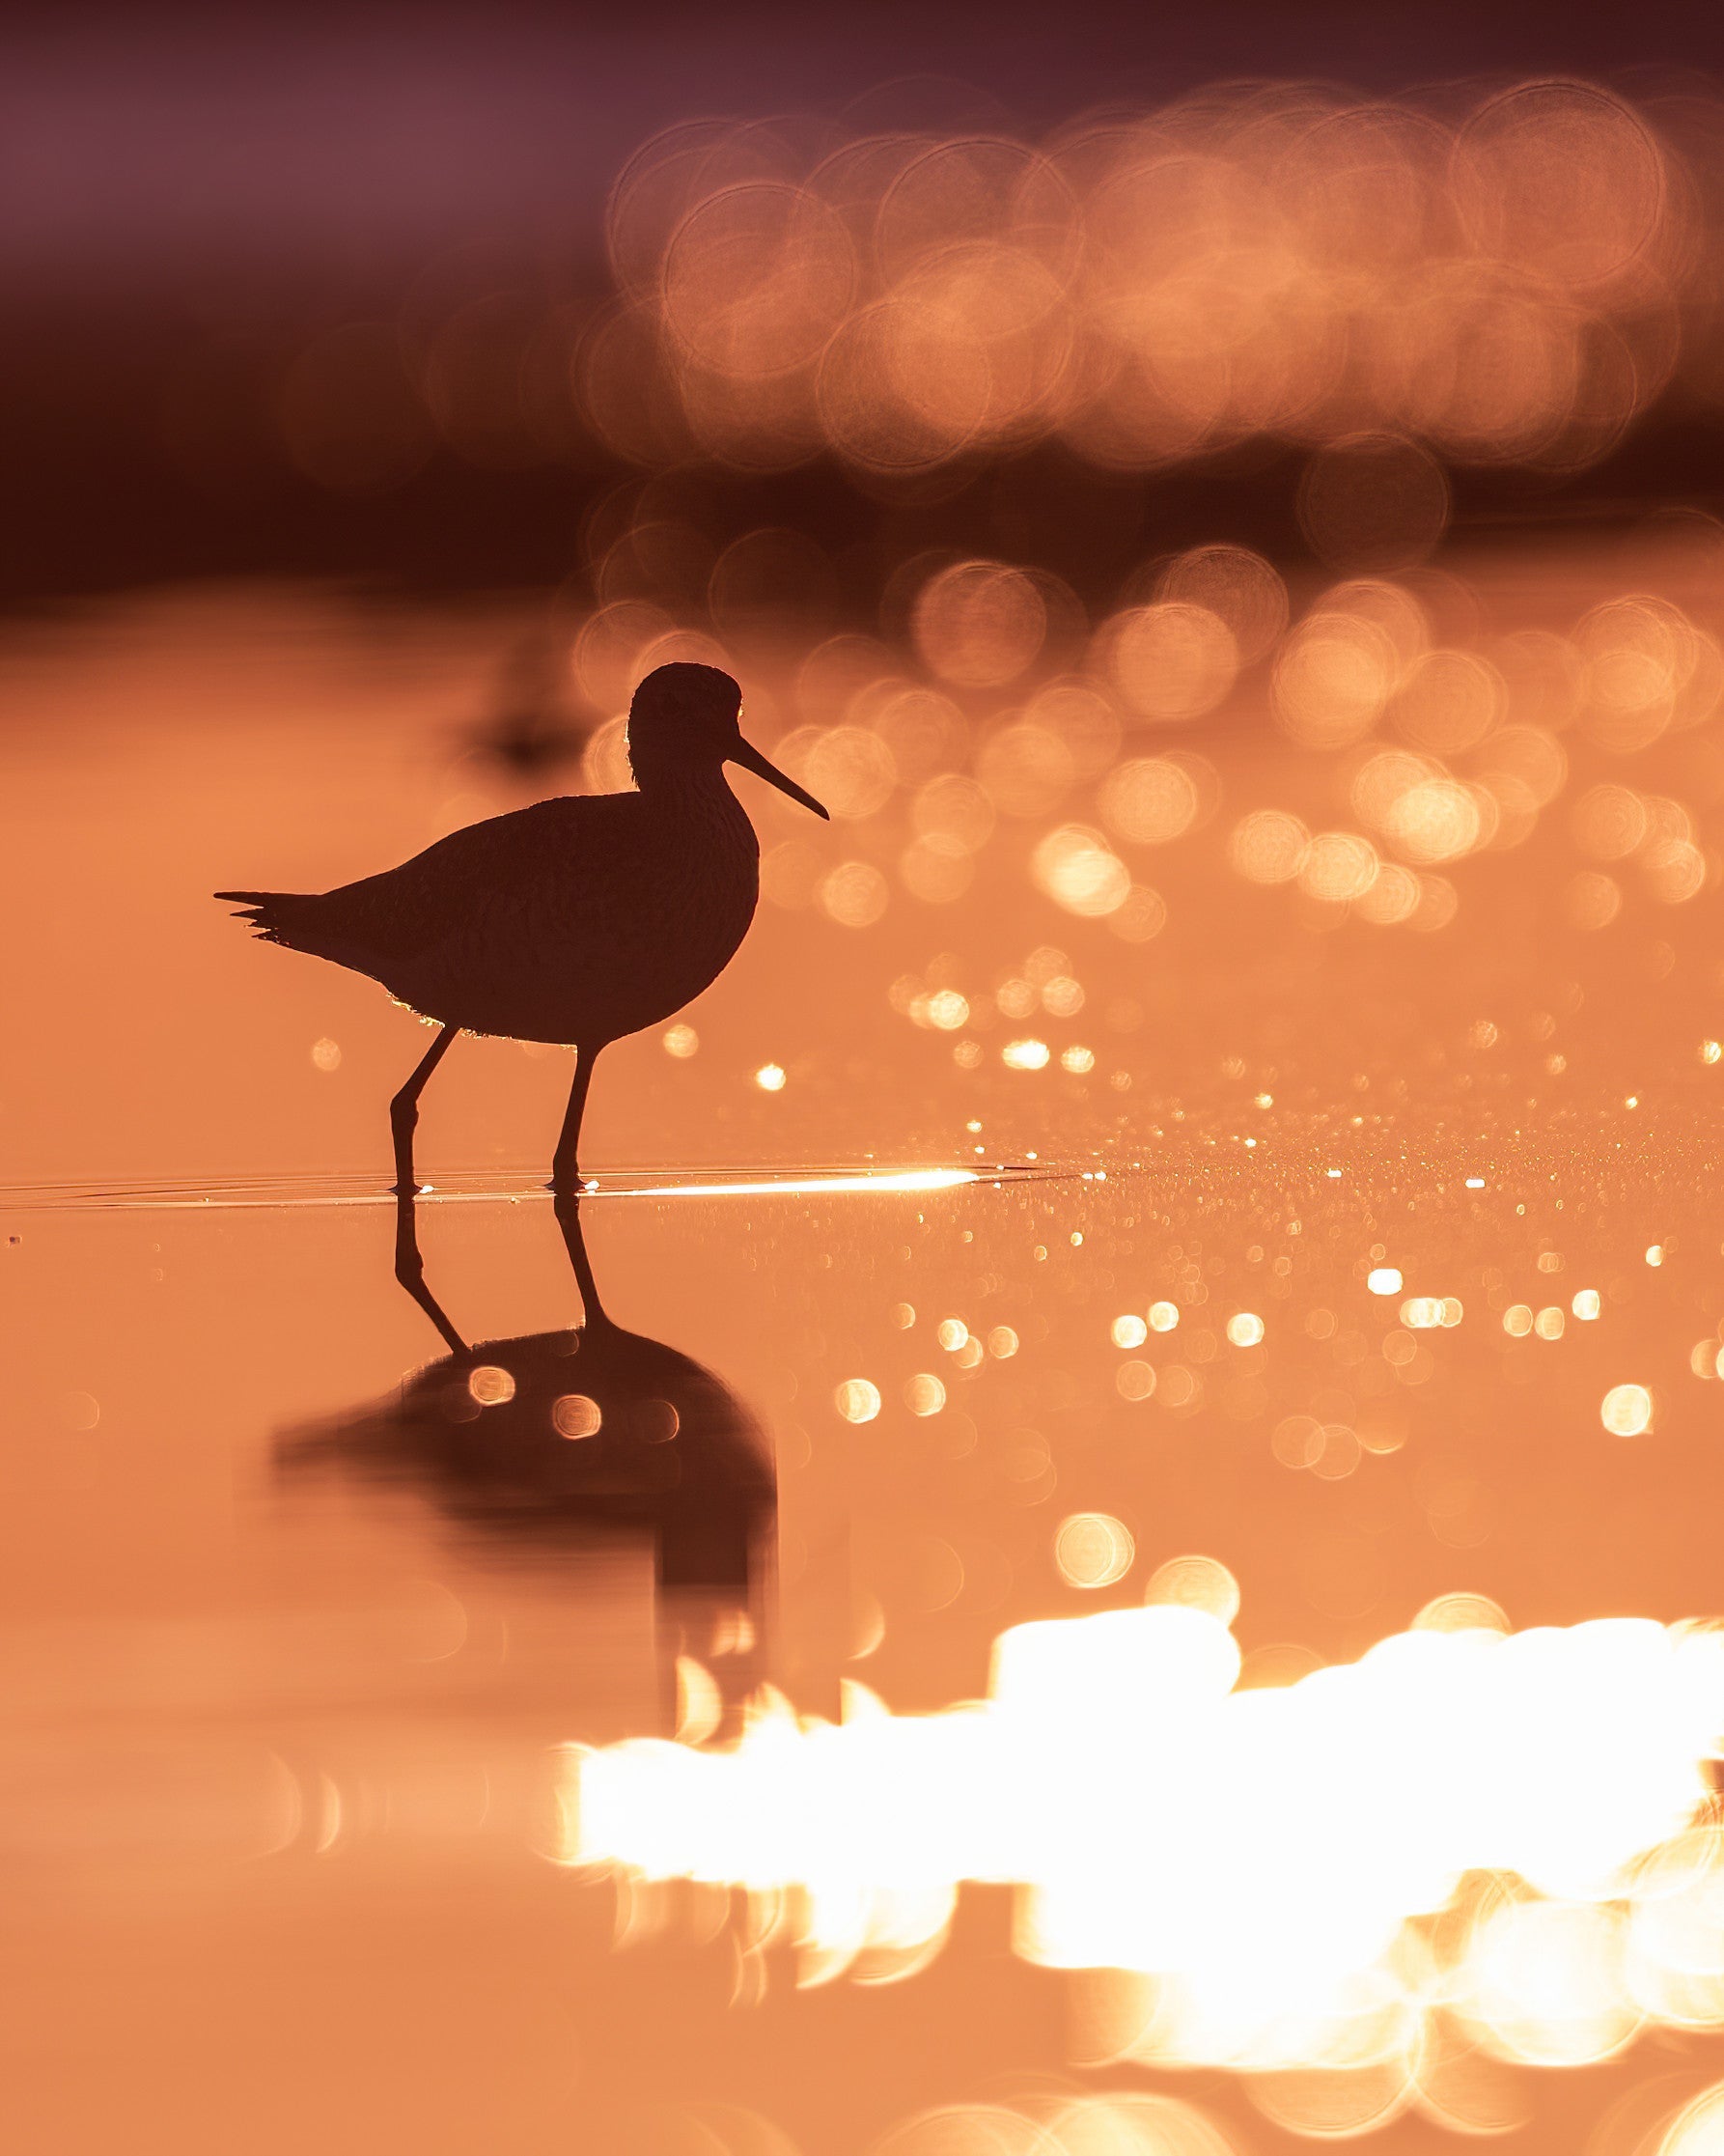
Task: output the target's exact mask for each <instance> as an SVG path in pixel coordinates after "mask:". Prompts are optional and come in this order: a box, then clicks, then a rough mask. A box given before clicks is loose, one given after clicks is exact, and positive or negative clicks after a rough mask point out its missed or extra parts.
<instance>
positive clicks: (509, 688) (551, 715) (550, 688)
mask: <svg viewBox="0 0 1724 2156" xmlns="http://www.w3.org/2000/svg"><path fill="white" fill-rule="evenodd" d="M569 674H570V652H569V644H568V640H567V639H566V638H563V637H559V636H558V635H557V634H556V633H555V632H554V631H553V630H549V629H546V628H543V627H537V626H536V627H534V628H532V629H529V630H525V631H524V632H523V633H522V635H521V636H520V637H519V638H518V639H517V641H516V642H515V643H514V646H513V647H512V648H511V650H510V652H509V655H508V657H507V658H505V659H504V661H503V668H502V674H501V678H500V679H499V681H498V683H497V690H496V698H495V701H494V703H493V705H492V707H491V710H490V711H489V713H488V714H487V715H486V716H485V717H484V718H483V719H481V720H480V722H479V723H478V724H477V725H476V726H475V727H474V729H473V731H472V733H471V735H470V736H469V740H470V742H471V744H472V746H473V747H474V748H476V749H477V750H478V751H479V752H480V754H481V755H483V756H485V757H487V758H488V759H490V760H491V761H492V762H494V763H497V764H501V765H503V766H504V767H505V769H507V770H510V771H511V772H513V773H514V776H515V777H516V778H519V779H522V780H533V779H537V778H538V777H540V776H541V775H542V773H544V772H546V771H552V770H557V769H558V768H559V767H560V766H563V765H566V764H570V763H573V762H574V761H575V760H576V759H577V758H578V757H579V756H580V754H581V751H582V750H583V749H584V748H585V746H586V743H587V738H588V736H589V734H590V733H591V732H592V726H591V724H590V723H589V724H583V723H582V722H581V721H580V720H579V719H577V718H576V717H575V716H574V714H572V713H571V711H570V701H569Z"/></svg>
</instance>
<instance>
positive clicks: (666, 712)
mask: <svg viewBox="0 0 1724 2156" xmlns="http://www.w3.org/2000/svg"><path fill="white" fill-rule="evenodd" d="M741 719H742V691H741V690H740V689H739V688H738V687H737V684H736V683H735V682H734V681H733V680H732V679H731V677H730V676H729V675H728V674H727V673H724V672H723V671H722V670H721V669H720V668H719V667H716V666H696V665H693V664H690V663H688V662H687V661H679V662H677V663H676V664H674V665H671V666H655V667H654V668H653V671H652V672H651V673H650V674H649V675H648V676H647V678H646V680H645V681H644V682H642V683H641V685H640V686H639V687H638V688H637V689H636V690H635V692H634V697H633V701H632V702H631V703H630V704H629V707H628V761H629V764H630V766H631V767H632V769H633V771H634V775H635V778H636V780H637V781H638V782H639V784H640V786H641V789H642V791H643V792H650V791H651V790H652V789H653V787H654V786H655V785H657V784H659V783H661V782H662V781H663V780H665V779H667V778H670V777H673V776H675V775H676V774H677V773H678V772H680V771H684V770H699V769H701V768H703V767H705V768H707V769H709V770H710V769H715V768H716V767H717V766H718V765H720V764H740V765H741V767H742V769H743V770H745V771H753V772H754V774H755V775H756V777H757V778H764V779H765V781H766V783H767V784H768V785H769V786H776V787H777V789H778V791H779V792H780V793H781V794H788V795H789V796H790V798H791V799H792V800H793V801H800V802H801V804H802V806H803V807H804V808H810V809H812V810H813V811H814V813H815V814H816V815H817V816H820V817H824V816H825V814H826V811H825V810H824V809H823V808H822V807H821V806H820V802H819V801H817V800H816V799H815V798H814V796H813V795H812V794H807V793H804V792H803V790H802V788H801V787H800V786H798V785H797V784H796V782H795V780H794V779H793V778H790V777H788V776H787V775H786V774H785V773H784V772H783V771H781V770H779V769H778V767H777V765H776V764H772V763H769V762H768V761H767V760H766V758H765V757H764V756H763V755H762V754H761V752H760V750H759V749H758V748H755V747H752V746H751V745H750V744H749V743H748V742H745V741H744V740H743V738H742V725H741Z"/></svg>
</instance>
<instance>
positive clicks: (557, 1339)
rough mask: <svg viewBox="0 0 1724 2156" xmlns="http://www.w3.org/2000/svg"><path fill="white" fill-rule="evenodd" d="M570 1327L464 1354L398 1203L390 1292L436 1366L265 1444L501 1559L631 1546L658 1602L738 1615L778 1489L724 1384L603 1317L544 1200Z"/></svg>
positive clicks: (578, 1233)
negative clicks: (383, 1494) (427, 1322)
mask: <svg viewBox="0 0 1724 2156" xmlns="http://www.w3.org/2000/svg"><path fill="white" fill-rule="evenodd" d="M557 1218H558V1220H559V1223H560V1224H561V1226H562V1229H563V1235H564V1241H565V1244H566V1246H567V1247H568V1250H569V1256H570V1264H571V1265H572V1267H573V1269H574V1275H575V1280H576V1283H577V1285H578V1287H579V1289H580V1296H581V1302H582V1307H583V1322H582V1324H580V1325H579V1326H576V1327H572V1328H570V1329H568V1330H558V1331H554V1332H533V1333H525V1334H522V1335H520V1336H518V1337H516V1338H514V1339H500V1340H481V1341H476V1342H474V1343H473V1344H472V1345H471V1346H469V1345H467V1344H466V1343H465V1342H464V1341H463V1340H462V1339H461V1337H460V1335H459V1333H458V1332H457V1331H456V1330H455V1328H454V1326H453V1325H452V1324H451V1323H450V1321H449V1319H448V1317H447V1315H446V1314H445V1313H444V1311H443V1309H442V1307H441V1305H440V1304H439V1303H438V1302H437V1301H436V1299H435V1298H434V1297H433V1296H432V1295H431V1291H430V1289H429V1288H428V1287H427V1286H426V1284H425V1276H424V1265H423V1260H422V1259H421V1256H420V1251H419V1245H418V1238H417V1233H416V1229H415V1223H414V1208H413V1204H412V1202H411V1200H410V1199H405V1198H403V1199H402V1200H401V1201H400V1203H399V1206H398V1210H397V1228H396V1276H397V1277H398V1279H400V1281H401V1282H402V1285H403V1287H404V1288H405V1289H406V1290H407V1292H408V1293H409V1294H410V1295H411V1296H412V1297H413V1299H414V1301H415V1302H418V1303H419V1305H420V1307H421V1308H422V1309H424V1310H425V1312H426V1313H427V1315H428V1316H429V1317H430V1318H431V1322H432V1324H434V1325H435V1327H436V1328H437V1330H438V1331H439V1332H440V1333H441V1334H442V1336H443V1338H444V1340H445V1341H446V1342H447V1343H448V1344H449V1348H450V1353H449V1354H448V1355H447V1356H444V1357H443V1358H440V1359H439V1360H438V1361H435V1362H432V1363H431V1364H429V1365H428V1366H427V1367H426V1368H425V1369H423V1370H421V1371H419V1372H418V1373H417V1374H416V1375H414V1376H413V1377H411V1378H408V1379H407V1380H405V1381H404V1383H403V1386H402V1387H401V1391H400V1393H399V1395H398V1396H397V1397H395V1398H392V1399H390V1400H387V1401H385V1402H383V1403H381V1404H379V1405H377V1406H375V1407H372V1408H368V1409H365V1410H363V1411H361V1412H360V1413H357V1414H351V1415H344V1416H342V1417H339V1418H337V1419H336V1420H334V1421H332V1422H328V1423H325V1424H322V1425H320V1426H319V1427H316V1428H312V1429H307V1430H297V1431H291V1432H289V1433H287V1434H286V1435H284V1436H283V1437H282V1438H281V1439H280V1440H279V1441H278V1444H277V1450H276V1463H277V1466H278V1468H279V1470H281V1471H282V1472H283V1473H284V1474H288V1475H297V1474H302V1473H305V1472H307V1471H317V1470H323V1469H327V1468H335V1469H338V1470H345V1471H347V1472H349V1473H352V1474H356V1475H358V1476H359V1477H361V1478H362V1479H365V1480H368V1481H373V1482H378V1483H384V1484H392V1485H395V1486H398V1487H405V1488H407V1489H410V1490H413V1491H414V1492H416V1493H417V1494H418V1495H420V1496H421V1497H423V1498H426V1499H427V1500H428V1501H429V1502H430V1503H431V1505H432V1506H433V1507H434V1508H435V1509H436V1510H437V1511H438V1512H439V1513H441V1514H442V1515H443V1517H444V1518H445V1519H447V1520H449V1521H451V1522H453V1523H454V1524H455V1525H456V1526H458V1527H459V1528H460V1529H461V1530H463V1531H464V1532H466V1533H467V1534H469V1535H470V1536H472V1537H474V1538H476V1539H477V1540H479V1541H480V1542H481V1543H482V1544H490V1545H492V1546H493V1547H507V1549H508V1550H509V1551H510V1552H511V1554H513V1555H516V1556H518V1555H519V1554H523V1553H525V1554H532V1553H538V1554H541V1555H543V1556H547V1557H552V1558H561V1557H570V1558H578V1554H579V1552H580V1550H581V1549H582V1548H591V1547H592V1545H593V1542H594V1539H595V1533H596V1531H597V1532H598V1533H605V1532H610V1531H616V1532H623V1533H627V1532H629V1531H631V1530H632V1531H640V1530H647V1531H650V1532H651V1533H652V1535H653V1541H654V1543H655V1546H656V1552H657V1577H658V1583H659V1586H660V1588H661V1589H662V1590H666V1591H672V1590H679V1589H682V1590H707V1591H716V1592H717V1593H718V1594H719V1596H720V1598H721V1599H722V1600H725V1601H727V1602H729V1603H732V1604H737V1603H744V1604H747V1603H751V1602H752V1600H753V1590H755V1589H757V1588H758V1587H759V1586H760V1584H761V1582H762V1578H763V1574H764V1572H765V1567H766V1565H767V1563H768V1561H769V1556H770V1549H771V1542H772V1532H773V1526H774V1523H775V1520H776V1513H777V1481H776V1476H775V1473H774V1470H773V1464H772V1458H771V1452H770V1447H769V1445H768V1442H767V1440H766V1436H765V1431H764V1430H763V1428H762V1427H761V1424H760V1422H759V1421H758V1420H757V1418H756V1417H755V1415H754V1414H752V1413H751V1412H750V1410H749V1409H748V1407H747V1406H746V1405H745V1404H744V1403H743V1402H742V1401H741V1400H739V1399H738V1398H737V1395H736V1394H735V1393H734V1392H732V1391H731V1389H730V1388H729V1386H726V1385H725V1384H724V1382H723V1381H722V1379H720V1378H718V1377H716V1376H715V1375H714V1374H713V1373H712V1372H711V1371H710V1370H709V1369H707V1368H705V1367H704V1366H703V1365H702V1364H701V1363H698V1362H696V1361H694V1360H693V1359H692V1358H690V1357H688V1356H685V1355H682V1354H681V1353H679V1351H678V1350H677V1349H675V1348H672V1347H668V1346H666V1345H665V1343H664V1342H663V1341H660V1340H653V1339H649V1338H647V1337H646V1336H645V1335H644V1334H642V1333H638V1332H630V1331H627V1330H625V1329H624V1328H623V1327H622V1326H620V1325H617V1324H616V1323H615V1322H614V1321H613V1320H612V1319H611V1318H610V1317H609V1316H608V1315H607V1314H606V1312H605V1309H604V1306H603V1304H602V1302H600V1301H599V1298H598V1289H597V1287H596V1286H595V1284H594V1280H593V1273H592V1267H591V1265H590V1263H589V1261H588V1257H587V1250H586V1243H585V1239H584V1236H583V1234H582V1230H581V1222H580V1209H579V1205H578V1202H577V1201H576V1200H574V1199H572V1198H570V1199H567V1200H564V1201H561V1202H559V1204H558V1207H557Z"/></svg>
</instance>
